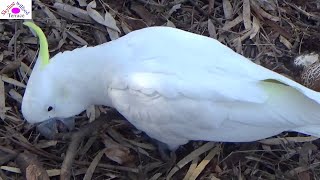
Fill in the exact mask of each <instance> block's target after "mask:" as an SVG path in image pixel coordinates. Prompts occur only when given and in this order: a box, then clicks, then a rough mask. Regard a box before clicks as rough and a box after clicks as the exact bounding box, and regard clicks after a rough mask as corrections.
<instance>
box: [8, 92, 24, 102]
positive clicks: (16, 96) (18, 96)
mask: <svg viewBox="0 0 320 180" xmlns="http://www.w3.org/2000/svg"><path fill="white" fill-rule="evenodd" d="M9 95H10V97H11V98H12V99H14V100H16V101H17V102H19V103H20V104H21V103H22V96H21V94H19V93H18V92H17V91H16V90H14V89H10V91H9Z"/></svg>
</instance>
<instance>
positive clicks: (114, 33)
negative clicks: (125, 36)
mask: <svg viewBox="0 0 320 180" xmlns="http://www.w3.org/2000/svg"><path fill="white" fill-rule="evenodd" d="M96 5H97V4H96V2H95V1H92V2H90V3H89V4H88V6H87V12H88V14H89V16H90V17H91V18H92V19H94V20H95V21H97V22H98V23H100V24H102V25H104V26H106V27H107V31H108V34H109V36H110V39H111V40H115V39H117V38H119V33H121V31H120V29H119V28H118V27H117V24H116V20H115V19H114V18H113V17H112V15H111V14H110V13H109V12H106V13H105V17H104V18H103V17H102V16H101V15H100V13H99V12H98V11H96V10H94V9H93V8H96Z"/></svg>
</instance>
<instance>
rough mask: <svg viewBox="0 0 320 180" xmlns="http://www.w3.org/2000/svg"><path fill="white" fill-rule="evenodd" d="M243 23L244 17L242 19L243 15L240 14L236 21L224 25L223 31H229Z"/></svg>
mask: <svg viewBox="0 0 320 180" xmlns="http://www.w3.org/2000/svg"><path fill="white" fill-rule="evenodd" d="M242 21H243V17H242V14H240V15H239V16H238V17H236V18H235V19H234V20H232V21H228V22H226V23H225V24H224V26H223V28H222V30H225V31H229V30H230V29H231V28H232V27H234V26H236V25H237V24H239V23H241V22H242Z"/></svg>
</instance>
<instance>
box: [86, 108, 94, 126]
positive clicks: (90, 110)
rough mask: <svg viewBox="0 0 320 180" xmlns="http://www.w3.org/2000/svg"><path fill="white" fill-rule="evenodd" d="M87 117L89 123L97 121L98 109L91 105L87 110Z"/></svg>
mask: <svg viewBox="0 0 320 180" xmlns="http://www.w3.org/2000/svg"><path fill="white" fill-rule="evenodd" d="M86 114H87V117H88V118H89V122H92V121H94V120H95V119H96V109H95V106H94V105H91V106H89V107H88V108H87V110H86Z"/></svg>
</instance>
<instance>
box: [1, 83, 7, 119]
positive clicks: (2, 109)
mask: <svg viewBox="0 0 320 180" xmlns="http://www.w3.org/2000/svg"><path fill="white" fill-rule="evenodd" d="M5 109H6V94H5V90H4V82H3V81H1V80H0V118H1V119H2V120H4V119H5V118H6V110H5Z"/></svg>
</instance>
